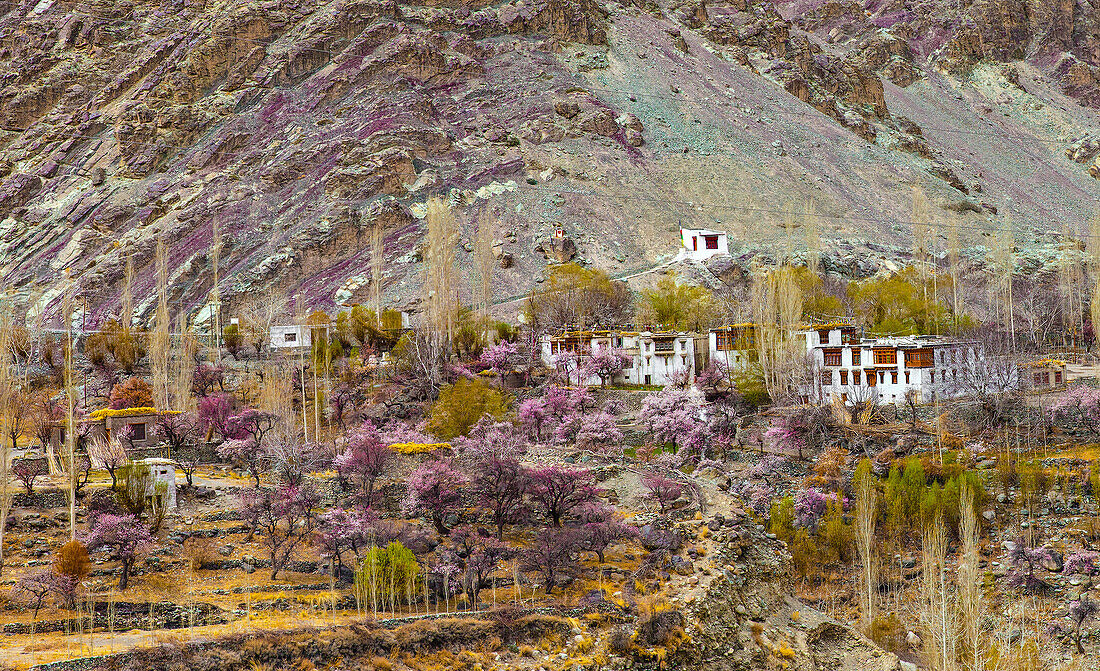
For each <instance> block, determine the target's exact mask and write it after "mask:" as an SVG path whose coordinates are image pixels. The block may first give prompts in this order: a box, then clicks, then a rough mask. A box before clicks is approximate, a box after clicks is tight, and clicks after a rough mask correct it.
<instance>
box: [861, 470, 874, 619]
mask: <svg viewBox="0 0 1100 671" xmlns="http://www.w3.org/2000/svg"><path fill="white" fill-rule="evenodd" d="M864 463H865V464H866V468H865V469H861V470H860V471H857V476H858V481H857V482H856V550H857V551H858V554H859V563H860V569H861V570H860V611H861V614H862V615H863V626H864V627H865V628H866V627H869V626H870V624H871V622H873V621H874V619H875V608H876V606H877V604H876V602H875V595H876V593H877V592H878V576H877V575H876V569H877V568H878V553H877V552H876V551H875V518H876V517H877V514H878V490H877V489H876V488H875V482H874V475H872V474H871V468H870V463H869V462H867V461H865V462H864Z"/></svg>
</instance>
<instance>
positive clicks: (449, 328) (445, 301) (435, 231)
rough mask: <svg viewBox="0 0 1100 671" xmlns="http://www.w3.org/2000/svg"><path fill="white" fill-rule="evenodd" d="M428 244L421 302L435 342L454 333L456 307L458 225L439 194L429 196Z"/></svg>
mask: <svg viewBox="0 0 1100 671" xmlns="http://www.w3.org/2000/svg"><path fill="white" fill-rule="evenodd" d="M427 222H428V248H427V253H426V254H425V255H424V261H425V263H424V304H425V308H426V310H425V317H426V321H427V326H428V328H429V329H430V330H431V331H432V335H433V340H434V341H435V342H436V343H437V346H442V345H444V344H445V343H449V342H450V341H451V338H452V337H453V336H454V326H455V325H454V320H455V316H456V314H455V313H456V312H457V308H458V304H457V300H456V294H455V292H456V291H457V288H458V287H457V284H456V282H455V242H456V241H457V237H458V225H457V223H456V222H455V217H454V213H453V212H452V211H451V207H450V205H448V204H447V203H445V202H444V201H443V200H442V199H440V198H438V197H434V198H431V199H430V200H428V212H427Z"/></svg>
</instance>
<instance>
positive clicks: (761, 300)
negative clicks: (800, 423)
mask: <svg viewBox="0 0 1100 671" xmlns="http://www.w3.org/2000/svg"><path fill="white" fill-rule="evenodd" d="M752 289H753V290H752V314H753V321H754V322H755V323H756V347H757V354H758V357H759V363H760V367H761V369H762V370H763V373H764V384H765V386H766V387H767V389H768V394H769V395H770V396H771V397H772V400H773V401H776V402H782V401H783V400H785V399H788V398H790V397H791V395H792V394H794V393H795V392H797V390H798V389H799V387H800V386H801V384H800V383H802V382H803V380H802V379H801V376H802V375H803V374H804V373H805V370H806V366H805V365H804V363H805V362H804V358H805V351H804V350H803V348H802V347H801V346H800V344H799V341H798V338H797V336H796V335H795V331H796V330H797V328H796V327H797V326H798V324H799V322H800V321H801V318H802V290H801V289H800V288H799V286H798V283H797V281H796V280H795V276H794V272H793V269H792V268H790V267H779V268H772V269H764V268H757V270H756V272H755V273H754V277H753V285H752Z"/></svg>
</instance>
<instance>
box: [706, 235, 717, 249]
mask: <svg viewBox="0 0 1100 671" xmlns="http://www.w3.org/2000/svg"><path fill="white" fill-rule="evenodd" d="M703 239H704V240H706V241H707V249H718V236H717V235H705V236H703Z"/></svg>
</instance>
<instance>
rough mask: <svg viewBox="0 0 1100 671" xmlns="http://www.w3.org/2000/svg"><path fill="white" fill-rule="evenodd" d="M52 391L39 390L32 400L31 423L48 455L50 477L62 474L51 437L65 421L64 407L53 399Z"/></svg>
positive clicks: (44, 452)
mask: <svg viewBox="0 0 1100 671" xmlns="http://www.w3.org/2000/svg"><path fill="white" fill-rule="evenodd" d="M53 391H54V390H50V389H39V390H38V391H36V392H35V393H34V394H33V395H32V396H31V399H30V409H31V420H32V421H31V423H32V424H33V425H34V435H35V437H36V438H37V439H38V443H39V445H41V447H42V454H44V455H46V465H47V466H48V467H49V472H50V475H57V474H58V473H60V472H61V466H60V464H58V463H57V451H56V449H55V448H54V444H53V441H52V440H51V437H52V435H53V430H54V428H55V427H57V426H58V425H60V424H61V422H62V421H63V420H64V419H65V409H64V407H63V406H62V405H61V404H60V403H59V402H58V401H57V400H56V399H54V398H53Z"/></svg>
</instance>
